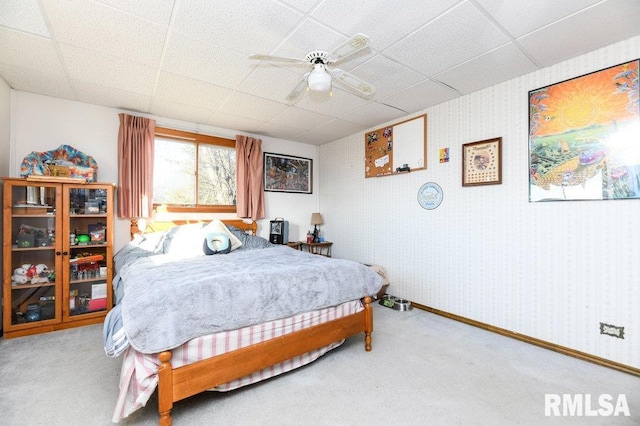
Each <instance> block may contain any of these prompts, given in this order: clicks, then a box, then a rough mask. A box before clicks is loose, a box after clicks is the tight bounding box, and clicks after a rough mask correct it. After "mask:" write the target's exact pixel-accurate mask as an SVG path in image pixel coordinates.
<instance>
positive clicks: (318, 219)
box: [311, 213, 322, 243]
mask: <svg viewBox="0 0 640 426" xmlns="http://www.w3.org/2000/svg"><path fill="white" fill-rule="evenodd" d="M311 224H312V225H313V242H314V243H317V242H318V234H319V233H320V230H319V229H318V225H322V216H321V215H320V213H311Z"/></svg>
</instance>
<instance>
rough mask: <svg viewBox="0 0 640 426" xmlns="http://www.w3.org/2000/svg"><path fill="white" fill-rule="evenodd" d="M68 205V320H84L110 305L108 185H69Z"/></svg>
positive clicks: (66, 238)
mask: <svg viewBox="0 0 640 426" xmlns="http://www.w3.org/2000/svg"><path fill="white" fill-rule="evenodd" d="M65 188H66V189H65V194H64V195H65V196H64V205H65V206H66V207H67V208H68V212H69V214H68V221H67V223H65V226H64V231H63V233H64V235H65V241H64V247H65V249H66V250H65V251H66V252H68V254H69V257H68V282H69V286H68V292H65V294H64V300H63V312H64V318H65V319H71V320H73V319H81V318H84V317H87V316H90V315H91V314H94V313H98V312H101V313H104V311H106V310H107V309H108V306H109V304H110V300H111V299H110V297H109V295H108V286H107V280H108V268H107V259H109V257H110V256H111V251H110V244H108V243H110V242H109V241H107V239H108V238H109V235H110V234H109V233H108V232H107V223H108V221H107V212H108V211H110V209H111V208H112V206H111V205H110V203H111V201H112V200H111V199H110V198H109V197H108V194H109V192H108V190H107V188H106V187H96V186H91V187H87V186H85V187H82V186H78V187H75V186H71V187H65Z"/></svg>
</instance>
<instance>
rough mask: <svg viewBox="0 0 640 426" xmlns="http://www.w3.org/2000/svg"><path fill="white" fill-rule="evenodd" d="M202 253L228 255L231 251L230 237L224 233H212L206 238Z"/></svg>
mask: <svg viewBox="0 0 640 426" xmlns="http://www.w3.org/2000/svg"><path fill="white" fill-rule="evenodd" d="M202 251H203V252H204V254H206V255H211V254H227V253H229V252H230V251H231V242H230V241H229V237H228V236H227V235H226V234H223V233H222V232H210V233H208V234H207V235H206V236H205V237H204V243H203V244H202Z"/></svg>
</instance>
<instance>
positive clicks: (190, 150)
mask: <svg viewBox="0 0 640 426" xmlns="http://www.w3.org/2000/svg"><path fill="white" fill-rule="evenodd" d="M175 132H176V133H179V135H180V136H181V138H180V139H178V138H176V139H174V138H171V137H166V136H164V135H162V136H161V135H158V132H157V131H156V138H155V149H154V150H155V157H154V165H153V203H154V205H163V206H166V207H169V208H170V207H171V206H174V207H180V208H194V209H200V210H202V208H210V207H220V206H225V207H227V208H228V207H229V206H232V207H233V211H235V205H236V155H235V141H233V140H230V139H221V138H213V137H211V139H214V140H210V141H207V140H203V139H206V137H203V136H202V135H196V134H187V133H186V132H178V131H175ZM185 135H193V139H195V140H188V139H185ZM220 141H221V142H222V143H223V144H218V143H216V142H220Z"/></svg>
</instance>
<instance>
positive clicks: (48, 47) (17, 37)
mask: <svg viewBox="0 0 640 426" xmlns="http://www.w3.org/2000/svg"><path fill="white" fill-rule="evenodd" d="M0 52H3V53H2V55H1V56H0V62H3V63H5V64H8V65H15V66H19V67H23V68H29V69H33V70H38V71H40V70H47V73H50V74H59V75H64V69H63V68H62V63H61V62H60V59H59V58H58V54H57V53H56V49H55V46H54V44H53V42H52V41H51V40H50V39H48V38H43V37H39V36H35V35H31V34H27V33H23V32H20V31H15V30H10V29H7V28H2V27H0Z"/></svg>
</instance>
